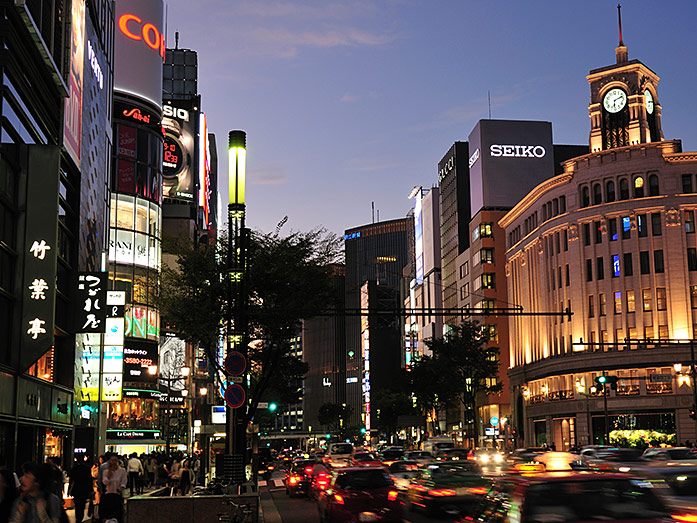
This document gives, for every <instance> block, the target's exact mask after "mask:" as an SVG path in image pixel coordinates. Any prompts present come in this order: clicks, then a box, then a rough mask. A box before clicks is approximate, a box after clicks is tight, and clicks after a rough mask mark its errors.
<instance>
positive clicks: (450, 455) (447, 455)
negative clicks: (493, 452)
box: [437, 449, 473, 461]
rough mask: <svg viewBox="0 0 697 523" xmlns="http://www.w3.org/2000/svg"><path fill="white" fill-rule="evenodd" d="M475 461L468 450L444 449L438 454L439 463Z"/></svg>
mask: <svg viewBox="0 0 697 523" xmlns="http://www.w3.org/2000/svg"><path fill="white" fill-rule="evenodd" d="M467 459H473V456H472V453H471V452H470V451H469V450H467V449H444V450H441V451H440V452H439V453H438V458H437V460H438V461H459V460H462V461H465V460H467Z"/></svg>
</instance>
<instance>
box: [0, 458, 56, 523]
mask: <svg viewBox="0 0 697 523" xmlns="http://www.w3.org/2000/svg"><path fill="white" fill-rule="evenodd" d="M23 469H24V473H23V474H22V477H21V478H20V480H19V484H20V486H19V488H20V491H21V495H20V496H19V498H17V499H16V500H15V502H14V505H13V507H12V514H11V516H10V523H60V521H61V515H62V514H64V512H63V511H62V507H61V500H60V499H58V496H56V495H55V494H53V493H51V492H50V491H49V490H48V488H49V486H50V485H49V484H50V483H51V479H52V478H51V473H52V471H51V470H50V468H49V467H47V466H40V465H37V464H35V463H27V464H26V465H24V467H23Z"/></svg>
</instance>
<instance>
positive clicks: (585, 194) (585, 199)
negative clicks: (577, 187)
mask: <svg viewBox="0 0 697 523" xmlns="http://www.w3.org/2000/svg"><path fill="white" fill-rule="evenodd" d="M590 204H591V196H590V191H589V190H588V186H587V185H584V186H583V187H581V207H588V206H589V205H590Z"/></svg>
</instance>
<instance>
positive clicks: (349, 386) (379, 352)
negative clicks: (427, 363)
mask: <svg viewBox="0 0 697 523" xmlns="http://www.w3.org/2000/svg"><path fill="white" fill-rule="evenodd" d="M413 227H414V225H413V220H412V219H411V218H402V219H398V220H390V221H384V222H378V223H373V224H369V225H363V226H361V227H354V228H352V229H348V230H346V231H345V233H344V241H345V246H346V247H345V252H346V301H345V304H346V308H347V309H353V310H357V309H368V310H369V311H370V315H369V316H357V315H349V316H347V318H346V404H347V405H349V406H350V407H351V408H352V417H351V425H352V426H363V427H365V428H366V429H367V430H370V428H371V417H372V416H373V415H374V413H373V412H372V411H371V407H370V401H371V396H374V395H375V394H376V393H377V394H379V393H380V391H381V390H386V389H387V388H389V383H390V380H392V379H394V376H395V375H396V374H397V373H398V372H399V371H400V368H401V359H402V358H401V353H402V350H401V339H402V336H401V329H402V325H403V322H402V320H401V318H400V316H399V315H397V314H396V313H395V314H394V315H392V316H389V315H381V316H380V318H378V317H376V316H375V314H376V313H377V312H378V311H380V310H382V311H386V310H390V309H391V310H396V309H399V308H401V305H400V304H402V303H403V301H404V300H403V299H402V297H400V292H399V290H400V280H401V277H402V269H403V267H404V266H405V265H406V264H407V250H408V246H407V237H408V236H407V230H408V228H413ZM378 340H379V341H378ZM349 380H351V381H349ZM373 421H374V420H373ZM373 424H374V423H373Z"/></svg>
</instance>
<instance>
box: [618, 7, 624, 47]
mask: <svg viewBox="0 0 697 523" xmlns="http://www.w3.org/2000/svg"><path fill="white" fill-rule="evenodd" d="M617 21H618V22H619V26H620V45H624V42H623V41H622V6H621V5H620V4H617Z"/></svg>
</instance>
